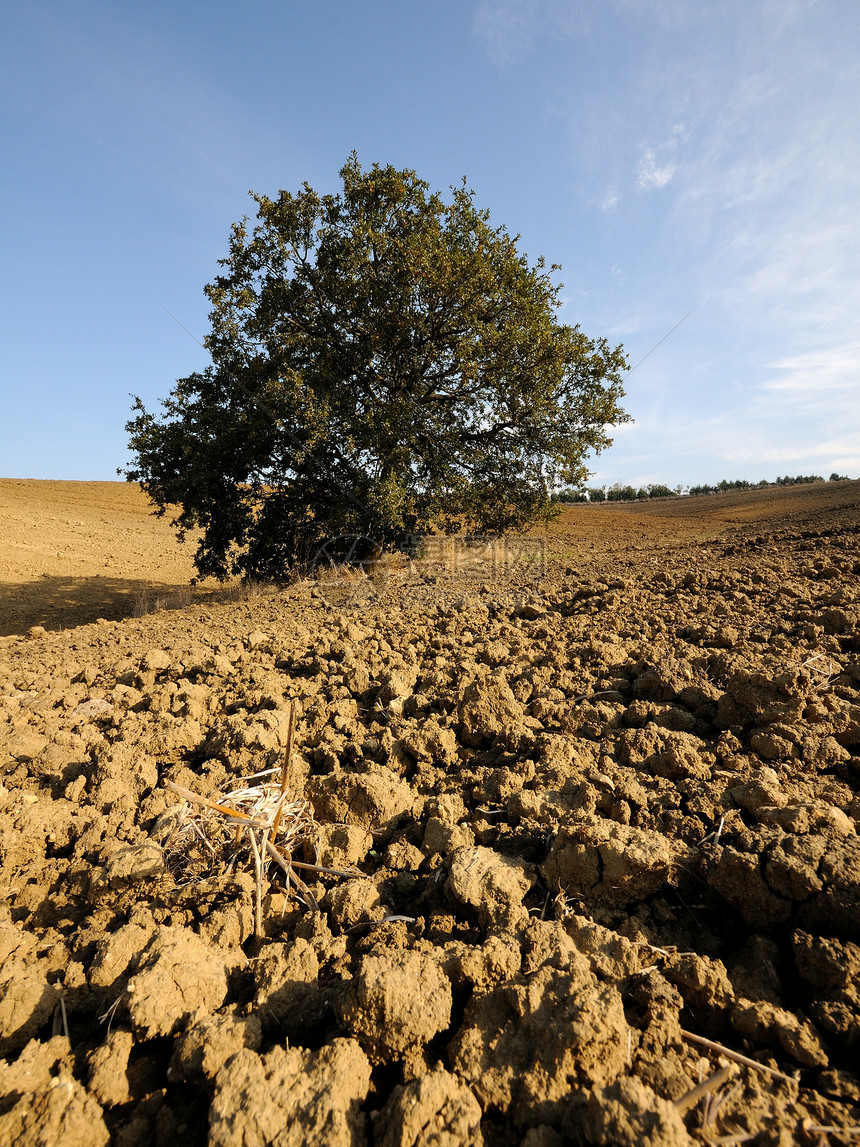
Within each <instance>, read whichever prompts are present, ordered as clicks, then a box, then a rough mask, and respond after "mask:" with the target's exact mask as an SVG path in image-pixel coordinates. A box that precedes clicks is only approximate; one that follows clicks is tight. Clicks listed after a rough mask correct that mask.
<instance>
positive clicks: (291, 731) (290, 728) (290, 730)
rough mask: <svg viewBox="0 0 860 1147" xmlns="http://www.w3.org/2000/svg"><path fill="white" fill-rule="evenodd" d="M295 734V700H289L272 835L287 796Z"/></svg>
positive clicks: (275, 833)
mask: <svg viewBox="0 0 860 1147" xmlns="http://www.w3.org/2000/svg"><path fill="white" fill-rule="evenodd" d="M295 735H296V703H295V701H290V717H289V724H288V725H287V754H286V757H285V759H284V767H283V768H282V769H281V803H280V804H279V805H278V811H277V812H276V813H275V819H274V821H273V822H272V836H277V833H278V825H279V824H280V823H281V809H282V808H283V804H284V801H285V799H286V796H287V780H288V779H289V775H290V765H291V764H292V760H293V739H294V737H295Z"/></svg>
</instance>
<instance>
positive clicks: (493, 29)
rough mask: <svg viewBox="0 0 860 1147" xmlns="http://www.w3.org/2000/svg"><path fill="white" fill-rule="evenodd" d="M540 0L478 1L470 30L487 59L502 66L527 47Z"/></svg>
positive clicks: (511, 61) (526, 49) (533, 36)
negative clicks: (482, 48) (471, 29)
mask: <svg viewBox="0 0 860 1147" xmlns="http://www.w3.org/2000/svg"><path fill="white" fill-rule="evenodd" d="M542 7H543V0H480V2H479V4H478V6H477V8H476V10H475V16H474V20H473V31H474V34H475V36H476V37H477V39H478V41H479V42H480V43H481V44H482V45H483V47H484V49H485V51H486V52H487V54H488V56H489V57H490V59H491V60H492V61H493V63H494V64H496V65H497V66H499V67H505V66H506V65H508V64H512V63H514V62H515V61H516V60H519V59H522V58H523V56H525V55H527V54H528V52H529V51H530V50H531V47H532V45H533V42H534V38H535V34H536V31H537V25H538V22H539V20H540V16H541V8H542Z"/></svg>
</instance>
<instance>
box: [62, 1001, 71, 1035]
mask: <svg viewBox="0 0 860 1147" xmlns="http://www.w3.org/2000/svg"><path fill="white" fill-rule="evenodd" d="M60 1011H61V1012H62V1013H63V1032H64V1034H65V1037H66V1039H69V1040H70V1039H71V1037H70V1036H69V1017H68V1016H67V1015H66V993H65V992H64V991H63V990H62V989H61V990H60Z"/></svg>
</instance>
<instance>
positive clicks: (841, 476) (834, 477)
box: [828, 471, 851, 482]
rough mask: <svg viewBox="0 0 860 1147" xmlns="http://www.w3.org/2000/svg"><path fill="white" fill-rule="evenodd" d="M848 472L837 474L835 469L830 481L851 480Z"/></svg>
mask: <svg viewBox="0 0 860 1147" xmlns="http://www.w3.org/2000/svg"><path fill="white" fill-rule="evenodd" d="M850 480H851V479H850V478H849V477H848V475H847V474H837V473H836V472H835V471H834V472H833V473H832V474H831V475H830V478H829V479H828V481H830V482H850Z"/></svg>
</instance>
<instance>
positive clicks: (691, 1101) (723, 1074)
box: [675, 1065, 733, 1115]
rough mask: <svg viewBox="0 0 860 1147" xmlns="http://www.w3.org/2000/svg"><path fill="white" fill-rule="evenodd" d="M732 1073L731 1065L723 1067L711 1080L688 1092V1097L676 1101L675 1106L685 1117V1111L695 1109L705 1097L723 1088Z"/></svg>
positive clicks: (683, 1096) (684, 1096)
mask: <svg viewBox="0 0 860 1147" xmlns="http://www.w3.org/2000/svg"><path fill="white" fill-rule="evenodd" d="M732 1071H733V1068H732V1067H731V1066H730V1065H729V1066H727V1067H721V1068H720V1070H719V1071H717V1072H715V1073H714V1074H713V1075H712V1076H711V1078H710V1079H706V1080H705V1081H704V1083H700V1084H699V1085H698V1087H694V1088H693V1089H692V1091H688V1092H687V1094H686V1095H682V1096H681V1098H680V1099H676V1100H675V1106H676V1107H677V1108H678V1111H680V1113H681V1114H682V1115H683V1114H684V1112H685V1111H689V1110H690V1108H691V1107H695V1105H696V1104H697V1103H698V1102H699V1100H700V1099H701V1098H702V1096H703V1095H707V1094H708V1093H709V1092H710V1091H716V1089H717V1088H718V1087H721V1086H722V1085H723V1084H724V1083H725V1082H726V1080H727V1079H728V1078H729V1076H730V1075H731V1074H732Z"/></svg>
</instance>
